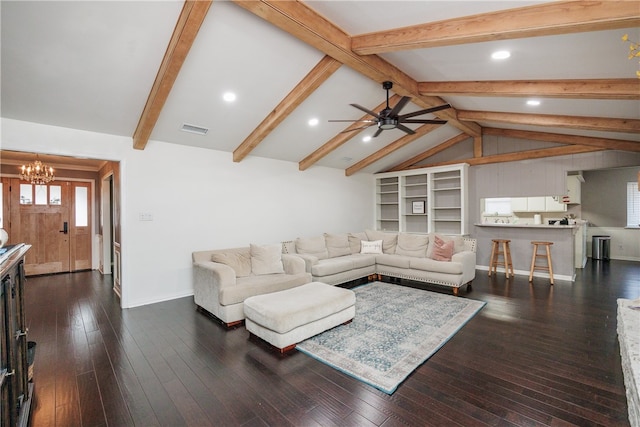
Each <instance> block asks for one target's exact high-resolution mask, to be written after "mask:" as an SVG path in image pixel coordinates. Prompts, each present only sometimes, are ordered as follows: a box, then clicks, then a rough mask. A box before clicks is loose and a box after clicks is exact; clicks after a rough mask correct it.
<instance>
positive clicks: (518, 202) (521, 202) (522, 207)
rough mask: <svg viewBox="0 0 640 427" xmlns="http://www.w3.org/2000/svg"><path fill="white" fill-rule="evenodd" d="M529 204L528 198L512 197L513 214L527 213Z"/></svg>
mask: <svg viewBox="0 0 640 427" xmlns="http://www.w3.org/2000/svg"><path fill="white" fill-rule="evenodd" d="M527 209H529V204H528V203H527V198H526V197H512V198H511V212H527Z"/></svg>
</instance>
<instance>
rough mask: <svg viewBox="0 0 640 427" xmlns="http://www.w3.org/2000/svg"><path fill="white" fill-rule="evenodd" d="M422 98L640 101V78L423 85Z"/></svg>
mask: <svg viewBox="0 0 640 427" xmlns="http://www.w3.org/2000/svg"><path fill="white" fill-rule="evenodd" d="M418 92H420V93H421V94H422V95H429V96H442V95H459V96H489V97H518V96H536V97H542V98H584V99H626V100H636V99H640V80H639V79H588V80H502V81H457V82H420V83H418Z"/></svg>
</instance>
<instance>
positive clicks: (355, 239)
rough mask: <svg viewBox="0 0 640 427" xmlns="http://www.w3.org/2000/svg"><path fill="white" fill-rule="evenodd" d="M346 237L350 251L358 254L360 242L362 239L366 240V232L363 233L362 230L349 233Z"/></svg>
mask: <svg viewBox="0 0 640 427" xmlns="http://www.w3.org/2000/svg"><path fill="white" fill-rule="evenodd" d="M348 238H349V247H350V248H351V253H352V254H359V253H360V249H361V245H360V242H361V241H363V240H367V233H365V232H364V231H362V232H360V233H349V234H348Z"/></svg>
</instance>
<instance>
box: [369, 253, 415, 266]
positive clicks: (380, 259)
mask: <svg viewBox="0 0 640 427" xmlns="http://www.w3.org/2000/svg"><path fill="white" fill-rule="evenodd" d="M411 258H412V257H408V256H404V255H388V254H382V255H376V263H378V264H380V265H388V266H390V267H398V268H409V260H410V259H411Z"/></svg>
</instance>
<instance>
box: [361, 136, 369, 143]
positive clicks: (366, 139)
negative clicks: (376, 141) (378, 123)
mask: <svg viewBox="0 0 640 427" xmlns="http://www.w3.org/2000/svg"><path fill="white" fill-rule="evenodd" d="M362 141H363V142H369V141H371V135H367V136H365V137H363V138H362Z"/></svg>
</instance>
